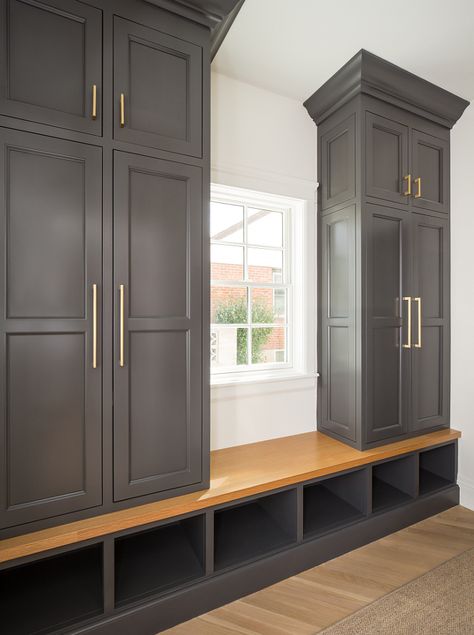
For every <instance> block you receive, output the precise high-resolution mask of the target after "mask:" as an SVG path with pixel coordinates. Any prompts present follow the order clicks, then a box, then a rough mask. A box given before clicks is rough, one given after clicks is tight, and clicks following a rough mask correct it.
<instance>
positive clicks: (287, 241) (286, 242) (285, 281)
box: [211, 201, 294, 372]
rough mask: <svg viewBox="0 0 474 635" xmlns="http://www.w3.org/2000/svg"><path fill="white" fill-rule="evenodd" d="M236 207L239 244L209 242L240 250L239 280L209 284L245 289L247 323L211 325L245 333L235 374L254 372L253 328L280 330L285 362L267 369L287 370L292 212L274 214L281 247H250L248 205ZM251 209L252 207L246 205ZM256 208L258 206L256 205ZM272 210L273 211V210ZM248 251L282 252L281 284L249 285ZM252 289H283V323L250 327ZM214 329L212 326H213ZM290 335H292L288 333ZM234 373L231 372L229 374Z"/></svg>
mask: <svg viewBox="0 0 474 635" xmlns="http://www.w3.org/2000/svg"><path fill="white" fill-rule="evenodd" d="M239 204H241V205H242V207H243V242H242V243H240V242H227V241H220V240H211V244H224V245H228V246H236V247H242V249H243V274H244V275H243V280H242V281H238V280H229V281H226V280H216V281H211V285H212V286H218V287H223V286H225V287H235V288H241V289H245V290H246V295H247V323H246V324H216V325H215V326H218V327H220V328H245V329H246V330H247V366H241V367H240V368H239V367H236V369H235V371H237V372H238V371H239V370H246V371H249V370H254V369H255V365H254V364H252V338H253V329H254V328H278V329H282V330H283V331H284V341H285V348H286V361H285V362H278V363H275V364H270V365H269V366H270V367H271V366H276V367H281V366H285V367H289V366H291V364H292V359H293V353H292V348H293V342H292V341H291V337H292V336H290V332H291V333H292V327H291V325H292V323H293V304H292V303H293V293H294V289H293V288H292V283H293V280H292V275H291V265H292V260H291V258H292V254H289V247H290V246H292V245H293V243H292V237H291V223H292V218H291V216H290V215H291V213H292V210H291V209H288V208H286V209H283V208H282V209H280V210H278V211H280V212H281V213H282V214H283V232H282V233H283V236H282V238H283V241H282V246H281V247H275V246H269V245H268V246H264V245H257V244H255V245H250V244H249V242H248V207H249V204H248V202H246V203H243V204H242V203H241V202H240V201H239ZM250 206H251V207H252V205H250ZM259 207H260V206H259ZM275 211H276V210H275ZM249 248H255V249H265V250H271V251H280V252H281V253H282V282H281V283H269V282H268V283H265V282H253V281H250V279H249V278H250V276H249V254H248V251H249ZM256 288H269V289H274V290H275V289H285V292H286V293H285V300H286V306H285V320H284V323H272V324H269V323H264V324H253V323H252V317H253V307H252V303H253V289H256ZM213 326H214V325H213ZM292 335H293V334H292ZM257 366H260V364H257ZM232 372H234V371H232Z"/></svg>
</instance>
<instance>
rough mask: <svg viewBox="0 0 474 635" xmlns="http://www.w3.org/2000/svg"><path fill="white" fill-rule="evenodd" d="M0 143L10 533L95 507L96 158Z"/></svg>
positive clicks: (16, 138)
mask: <svg viewBox="0 0 474 635" xmlns="http://www.w3.org/2000/svg"><path fill="white" fill-rule="evenodd" d="M0 140H1V152H0V161H1V175H2V178H1V179H0V182H1V184H2V185H1V187H2V189H3V191H2V192H1V198H0V200H1V201H2V208H1V228H0V230H1V233H2V235H3V236H5V243H4V244H5V250H4V253H3V255H2V259H1V261H0V305H1V306H0V311H1V313H0V349H1V350H0V359H1V360H2V361H1V365H0V403H1V404H2V405H4V407H3V408H2V410H1V412H0V427H1V435H2V438H3V439H5V440H6V447H5V450H6V451H5V453H2V454H1V463H0V526H2V527H10V526H14V525H17V524H21V523H26V522H31V521H34V520H40V519H44V518H48V517H51V516H56V515H59V514H64V513H68V512H72V511H76V510H79V509H86V508H88V507H93V506H96V505H100V504H101V502H102V475H101V464H102V460H101V454H102V450H101V437H102V431H101V370H100V368H101V363H100V355H99V354H98V353H97V356H96V358H97V363H96V366H97V367H96V368H93V367H92V366H93V354H92V351H93V346H94V342H93V303H92V285H93V284H96V285H97V289H98V297H99V298H100V288H101V284H100V283H101V277H102V271H101V249H102V236H101V232H102V220H101V216H102V215H101V196H102V193H101V177H100V174H101V165H102V161H101V150H100V149H98V148H92V147H89V146H86V145H84V144H79V143H73V142H66V141H60V140H56V139H50V138H48V137H44V136H40V135H34V134H29V133H21V132H15V131H10V130H3V131H2V132H0ZM99 309H100V305H99V306H98V313H97V338H99V334H100V332H101V328H100V311H99ZM97 351H100V341H99V339H97Z"/></svg>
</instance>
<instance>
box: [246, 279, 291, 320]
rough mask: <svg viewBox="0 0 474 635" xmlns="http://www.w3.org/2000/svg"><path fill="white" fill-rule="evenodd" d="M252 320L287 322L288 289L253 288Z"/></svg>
mask: <svg viewBox="0 0 474 635" xmlns="http://www.w3.org/2000/svg"><path fill="white" fill-rule="evenodd" d="M252 322H253V323H254V324H255V323H258V324H267V323H274V324H282V323H284V322H286V289H272V288H271V287H270V288H268V287H267V288H256V289H252Z"/></svg>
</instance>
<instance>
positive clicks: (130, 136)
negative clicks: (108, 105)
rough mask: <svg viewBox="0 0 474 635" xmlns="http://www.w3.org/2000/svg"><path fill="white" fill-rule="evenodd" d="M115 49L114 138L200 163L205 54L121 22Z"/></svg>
mask: <svg viewBox="0 0 474 635" xmlns="http://www.w3.org/2000/svg"><path fill="white" fill-rule="evenodd" d="M114 47H115V53H114V137H115V138H116V139H119V140H121V141H127V142H129V143H136V144H139V145H143V146H150V147H153V148H160V149H162V150H168V151H170V152H176V153H180V154H186V155H192V156H196V157H200V156H201V154H202V85H201V79H202V50H201V48H200V47H199V46H196V45H195V44H191V43H189V42H185V41H184V40H181V39H178V38H176V37H172V36H170V35H167V34H165V33H162V32H161V31H156V30H154V29H150V28H147V27H144V26H140V25H139V24H136V23H135V22H130V21H128V20H124V19H122V18H118V17H116V18H115V21H114Z"/></svg>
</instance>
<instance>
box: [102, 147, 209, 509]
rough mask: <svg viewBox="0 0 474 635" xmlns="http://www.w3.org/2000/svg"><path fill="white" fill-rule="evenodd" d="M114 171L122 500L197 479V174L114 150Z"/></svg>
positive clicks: (117, 442) (118, 484) (118, 482)
mask: <svg viewBox="0 0 474 635" xmlns="http://www.w3.org/2000/svg"><path fill="white" fill-rule="evenodd" d="M114 165H115V200H116V204H115V211H114V235H115V241H114V242H115V254H114V277H115V315H116V323H115V324H116V327H115V333H116V339H115V351H116V356H115V363H114V383H115V402H114V448H115V450H114V451H115V462H114V465H115V480H114V483H115V486H114V494H115V496H114V498H115V500H124V499H128V498H131V497H134V496H145V495H149V494H152V495H156V494H158V493H160V492H163V491H165V490H169V489H174V488H178V487H183V486H186V485H191V484H194V483H198V482H200V481H201V451H202V381H203V377H202V367H201V360H202V352H201V347H202V278H201V276H202V262H201V257H202V203H201V201H202V185H201V183H202V173H201V168H198V167H196V166H190V165H183V164H179V163H172V162H170V161H162V160H160V159H153V158H148V157H142V156H139V155H132V154H125V153H122V152H117V153H116V155H115V161H114ZM206 354H209V353H208V352H207V351H206Z"/></svg>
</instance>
